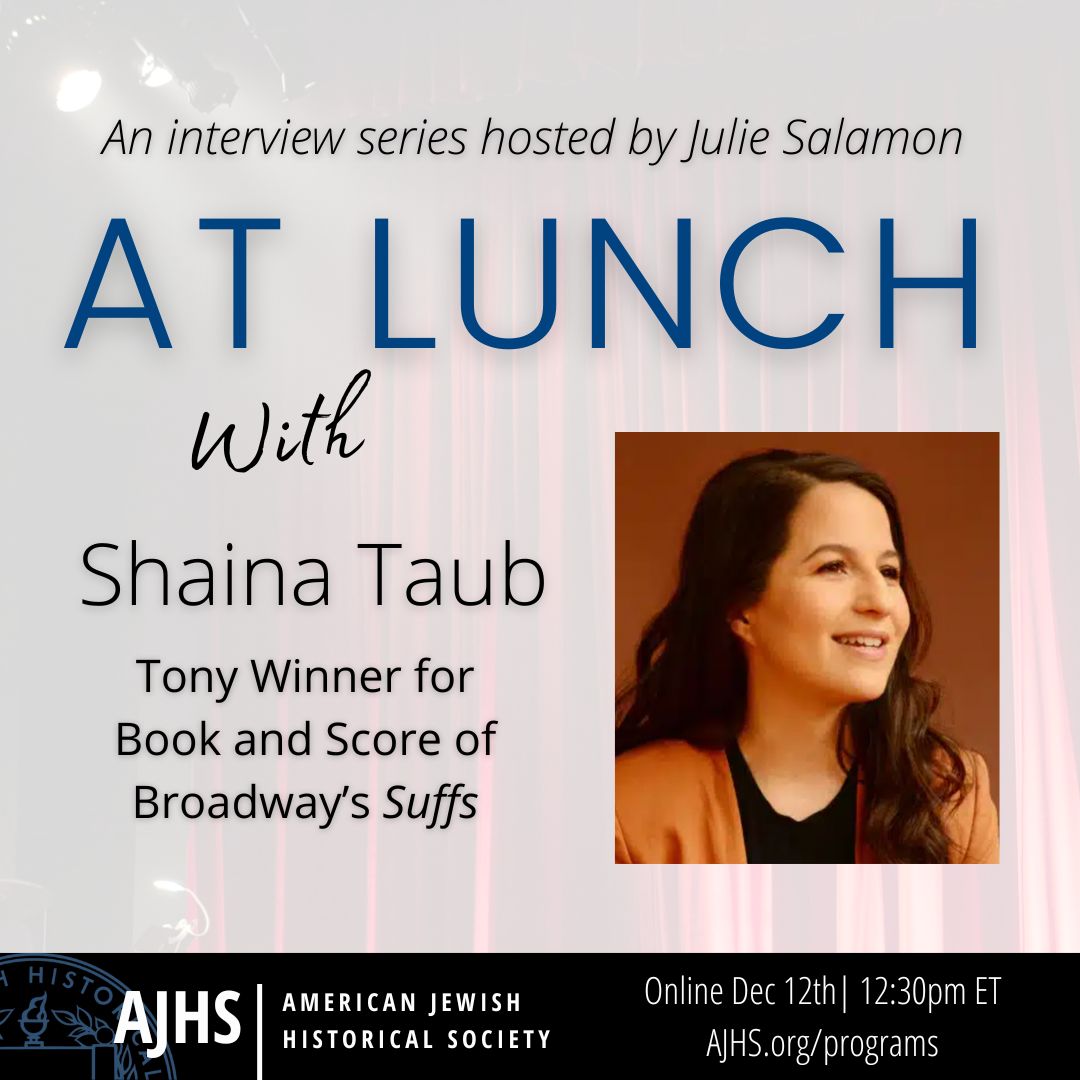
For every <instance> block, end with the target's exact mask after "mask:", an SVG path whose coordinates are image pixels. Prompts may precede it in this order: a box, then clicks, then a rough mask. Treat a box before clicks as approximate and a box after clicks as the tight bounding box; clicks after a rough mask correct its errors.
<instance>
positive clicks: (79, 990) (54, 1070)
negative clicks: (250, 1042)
mask: <svg viewBox="0 0 1080 1080" xmlns="http://www.w3.org/2000/svg"><path fill="white" fill-rule="evenodd" d="M127 989H128V988H127V987H126V986H124V984H123V983H122V982H120V981H119V980H118V979H115V978H113V976H112V975H110V974H108V972H105V971H102V970H101V968H97V967H94V966H93V964H87V963H85V962H84V961H82V960H74V959H72V958H71V957H69V956H56V955H52V954H44V953H43V954H27V953H19V954H14V955H10V956H0V1076H3V1077H5V1078H7V1077H11V1078H12V1080H14V1078H15V1077H22V1076H28V1077H29V1076H34V1077H43V1076H56V1077H68V1076H70V1077H88V1078H89V1077H96V1078H97V1080H107V1078H108V1077H112V1078H113V1080H143V1078H149V1077H158V1078H160V1077H162V1076H164V1077H167V1078H168V1080H175V1077H176V1068H175V1066H174V1064H173V1057H172V1051H171V1050H169V1049H166V1050H165V1053H164V1054H163V1055H162V1056H161V1057H158V1058H148V1057H147V1053H146V1051H147V1049H148V1048H147V1047H144V1045H143V1042H142V1040H141V1039H140V1037H139V1035H138V1033H137V1032H135V1033H132V1034H131V1035H129V1036H128V1038H127V1039H125V1040H124V1042H123V1043H114V1042H113V1034H114V1032H115V1031H116V1025H117V1023H118V1022H119V1018H120V1010H121V1008H122V1007H123V1004H124V994H125V993H126V992H127ZM147 1019H148V1021H149V1024H150V1028H151V1031H152V1032H153V1033H154V1037H155V1038H156V1037H157V1020H156V1019H155V1018H154V1016H153V1015H152V1014H151V1013H150V1012H149V1011H147Z"/></svg>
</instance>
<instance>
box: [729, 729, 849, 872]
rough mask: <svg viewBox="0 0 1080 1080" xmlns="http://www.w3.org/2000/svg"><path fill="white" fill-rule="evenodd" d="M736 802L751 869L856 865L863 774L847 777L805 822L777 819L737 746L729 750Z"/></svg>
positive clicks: (781, 815)
mask: <svg viewBox="0 0 1080 1080" xmlns="http://www.w3.org/2000/svg"><path fill="white" fill-rule="evenodd" d="M727 756H728V762H729V763H730V765H731V778H732V780H733V781H734V783H735V797H736V799H737V800H738V803H739V816H740V817H741V818H742V830H743V843H744V844H745V845H746V861H747V862H748V863H853V862H854V861H855V807H856V802H855V796H856V785H857V784H858V780H859V777H858V770H857V769H855V768H852V769H850V770H849V771H848V775H847V779H846V780H845V781H844V786H843V787H842V788H841V789H840V790H839V791H838V792H837V793H836V796H835V798H834V799H833V800H832V802H831V803H829V805H828V806H825V807H823V808H822V809H821V810H818V811H817V813H815V814H811V815H810V816H809V817H808V818H804V819H803V820H802V821H796V820H795V819H794V818H791V817H787V816H786V815H784V814H780V813H777V811H776V810H774V809H773V808H772V805H771V804H770V802H769V800H768V799H766V798H765V796H764V795H763V794H762V793H761V788H759V787H758V786H757V781H756V780H755V779H754V774H753V773H752V772H751V771H750V766H749V765H747V764H746V758H744V757H743V755H742V751H741V750H740V749H739V743H738V740H732V742H731V745H730V746H729V747H728V749H727Z"/></svg>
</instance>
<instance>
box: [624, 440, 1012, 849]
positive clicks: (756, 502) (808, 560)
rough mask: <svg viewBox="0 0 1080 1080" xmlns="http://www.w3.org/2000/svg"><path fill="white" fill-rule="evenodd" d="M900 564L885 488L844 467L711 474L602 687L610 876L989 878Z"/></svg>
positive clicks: (753, 460) (980, 788) (991, 839)
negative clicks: (803, 873) (624, 671)
mask: <svg viewBox="0 0 1080 1080" xmlns="http://www.w3.org/2000/svg"><path fill="white" fill-rule="evenodd" d="M636 437H638V438H643V437H646V436H636ZM892 437H893V438H896V436H892ZM761 438H763V439H765V438H770V437H768V436H763V437H761ZM911 438H918V436H911ZM699 482H700V481H699ZM995 492H996V488H995ZM994 541H995V543H996V534H995V537H994ZM918 555H919V553H918V552H917V551H916V552H912V551H909V550H908V545H907V542H906V539H905V534H904V529H903V525H902V523H901V511H900V507H899V506H898V503H897V499H896V497H895V496H894V494H893V492H892V490H891V489H890V486H889V484H887V483H886V481H885V480H884V479H883V478H882V476H880V475H878V474H877V473H876V472H874V471H872V470H871V469H869V468H866V467H864V466H863V465H861V464H859V463H858V462H856V461H854V460H850V459H849V458H847V457H845V456H842V455H838V454H834V453H825V452H804V451H796V450H789V449H769V450H764V451H759V452H755V453H751V454H745V455H743V456H740V457H736V458H735V459H734V460H730V461H729V462H728V463H727V464H725V465H724V466H723V467H722V468H719V469H718V470H717V471H716V472H715V473H714V475H712V476H711V478H710V479H709V480H708V481H707V482H706V483H705V485H704V488H703V489H701V491H700V493H699V495H698V497H697V501H696V504H695V505H694V507H693V511H692V513H691V515H690V519H689V524H688V525H687V526H686V528H685V533H684V535H683V539H682V545H681V552H680V554H679V559H678V570H677V579H676V584H675V587H674V591H673V592H672V593H671V594H670V596H669V598H668V600H667V602H666V603H665V604H664V605H663V606H662V607H661V608H660V610H659V611H656V613H655V614H654V615H653V616H652V618H651V619H649V620H648V622H647V623H646V624H645V626H644V630H643V631H640V632H639V634H636V635H635V637H636V640H637V645H636V649H635V650H634V656H633V665H632V670H631V671H630V673H629V676H628V677H627V678H624V680H623V682H622V683H621V685H620V686H619V687H618V688H617V693H616V710H615V711H616V746H615V749H616V759H615V858H616V862H619V863H996V862H997V861H998V814H997V808H996V806H995V803H994V800H993V797H992V793H991V784H990V777H989V775H988V770H987V763H986V760H985V759H984V757H983V755H982V754H980V753H977V752H975V751H974V750H971V749H968V748H966V747H965V746H962V745H960V744H959V743H958V742H957V741H955V740H954V739H953V738H951V737H950V736H949V735H947V734H945V732H944V731H942V730H941V729H940V728H939V727H938V726H937V719H938V718H937V715H936V714H937V713H938V707H939V702H940V698H941V689H940V687H939V684H938V683H937V682H935V681H932V680H930V679H927V678H923V677H920V675H919V674H918V672H919V668H920V664H921V663H922V661H923V659H924V656H925V654H926V651H927V648H928V645H929V641H930V611H929V607H928V603H927V599H926V597H925V596H924V593H923V590H922V589H921V587H920V583H919V579H918V577H917V576H916V568H915V562H916V561H917V558H918ZM994 588H995V589H996V576H995V581H994ZM653 610H654V611H655V608H654V609H653ZM638 626H639V628H640V626H641V624H640V623H639V624H638ZM993 631H994V633H995V634H996V628H993ZM994 644H995V649H996V637H995V638H994ZM994 655H995V656H996V651H995V654H994ZM993 673H994V678H995V679H996V665H995V666H993ZM943 681H945V682H947V680H943ZM995 691H996V686H995ZM996 719H997V718H996V716H995V717H994V718H993V723H994V724H996ZM995 731H996V728H995ZM995 741H996V740H995ZM995 757H996V755H995Z"/></svg>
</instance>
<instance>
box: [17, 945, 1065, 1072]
mask: <svg viewBox="0 0 1080 1080" xmlns="http://www.w3.org/2000/svg"><path fill="white" fill-rule="evenodd" d="M1077 968H1078V965H1077V959H1076V957H1075V956H1073V955H1071V954H1044V953H1040V954H1032V953H1026V954H1024V953H998V954H988V953H980V954H969V953H961V954H957V953H945V954H926V953H903V954H895V953H889V954H880V953H859V954H835V953H829V954H825V953H795V954H782V955H780V954H774V953H739V954H725V953H709V954H702V953H663V954H659V953H494V954H474V953H466V954H462V953H434V954H420V953H238V954H204V955H198V954H169V953H164V954H163V953H109V954H106V953H85V954H78V955H60V954H29V953H11V954H7V955H4V956H0V1076H2V1077H3V1078H4V1080H15V1078H17V1077H23V1076H27V1077H31V1076H32V1077H34V1078H35V1080H40V1078H42V1077H46V1078H49V1077H53V1076H56V1077H94V1078H98V1080H108V1078H115V1080H140V1078H143V1077H148V1078H149V1077H156V1078H161V1077H167V1078H173V1077H177V1078H183V1077H188V1076H198V1075H199V1074H200V1072H202V1073H203V1075H207V1073H206V1072H205V1070H210V1072H209V1074H208V1075H211V1076H216V1075H226V1074H228V1075H229V1076H230V1077H231V1078H233V1080H241V1078H244V1077H253V1078H254V1077H265V1078H267V1080H269V1078H272V1077H286V1076H287V1077H296V1076H298V1075H301V1076H306V1077H321V1076H338V1075H344V1074H346V1073H347V1072H352V1071H354V1070H358V1069H361V1068H363V1067H364V1066H367V1065H377V1066H386V1065H391V1066H402V1067H405V1068H407V1069H415V1068H418V1067H424V1066H425V1065H433V1064H437V1065H438V1066H439V1067H445V1066H447V1065H449V1064H451V1063H453V1064H456V1065H460V1066H461V1067H462V1068H463V1069H466V1070H468V1071H469V1072H470V1073H472V1074H474V1075H488V1074H494V1072H495V1071H496V1070H499V1071H505V1070H506V1069H515V1068H519V1067H531V1066H534V1065H540V1066H544V1065H560V1066H563V1065H571V1064H590V1063H602V1064H603V1065H604V1067H611V1066H614V1067H619V1066H624V1065H625V1066H627V1067H630V1068H634V1069H646V1068H654V1067H663V1068H665V1069H678V1070H679V1071H681V1072H685V1071H691V1072H692V1071H696V1070H702V1069H707V1068H714V1067H717V1066H719V1067H730V1069H731V1071H732V1072H737V1073H738V1074H739V1075H740V1076H755V1075H762V1076H765V1075H781V1074H791V1075H795V1074H798V1073H801V1072H805V1071H806V1070H807V1069H810V1070H811V1071H825V1072H829V1073H833V1074H837V1075H841V1074H844V1073H846V1072H853V1071H859V1072H866V1070H867V1069H871V1070H872V1071H874V1072H879V1073H880V1072H892V1071H893V1070H894V1069H896V1070H897V1071H899V1070H900V1069H903V1070H904V1071H905V1072H910V1071H911V1070H912V1069H918V1070H919V1073H920V1075H926V1074H936V1075H946V1074H948V1075H950V1076H955V1075H957V1071H958V1070H964V1071H966V1070H968V1069H970V1068H973V1067H978V1066H1000V1065H1001V1064H1002V1063H1003V1062H1007V1061H1010V1060H1013V1059H1017V1060H1020V1059H1022V1060H1023V1061H1024V1062H1025V1063H1026V1064H1027V1065H1028V1066H1031V1065H1039V1064H1049V1063H1050V1062H1051V1061H1053V1062H1060V1061H1061V1060H1062V1058H1063V1054H1062V1048H1063V1047H1064V1046H1067V1045H1071V1042H1072V1036H1073V1032H1074V1030H1075V1027H1076V1024H1077V1021H1076V1009H1075V1000H1074V998H1075V993H1076V991H1075V989H1074V986H1075V981H1074V976H1075V975H1076V973H1077ZM1068 1056H1069V1055H1067V1054H1066V1055H1064V1057H1066V1058H1067V1057H1068Z"/></svg>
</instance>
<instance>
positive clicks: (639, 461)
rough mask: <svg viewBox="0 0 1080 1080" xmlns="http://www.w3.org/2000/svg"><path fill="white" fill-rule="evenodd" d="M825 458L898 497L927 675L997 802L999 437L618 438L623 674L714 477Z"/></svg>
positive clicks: (945, 722) (665, 593)
mask: <svg viewBox="0 0 1080 1080" xmlns="http://www.w3.org/2000/svg"><path fill="white" fill-rule="evenodd" d="M770 448H781V449H789V450H798V451H814V450H821V451H824V452H826V453H832V454H841V455H843V456H845V457H849V458H853V459H854V460H856V461H858V462H859V463H860V464H863V465H865V466H866V467H867V468H870V469H873V470H874V471H875V472H879V473H881V475H882V476H883V477H884V478H885V480H886V481H887V482H888V484H889V485H890V487H891V488H892V489H893V491H894V492H895V493H896V498H897V501H898V503H899V506H900V514H901V519H902V521H903V523H904V531H905V534H906V536H907V543H908V549H909V554H910V557H911V560H912V562H913V563H914V565H915V567H916V570H917V571H918V574H919V578H920V580H921V582H922V584H923V588H924V591H925V593H926V596H927V600H928V603H929V606H930V615H931V620H932V626H933V637H932V640H931V645H930V651H929V652H928V654H927V657H926V661H925V662H924V663H923V665H922V666H921V667H920V668H919V671H918V674H920V675H922V676H923V677H925V678H929V679H933V680H935V681H936V682H939V683H940V684H941V686H942V688H943V691H944V693H943V697H942V703H941V708H940V710H939V711H938V713H937V714H936V716H935V723H936V725H937V726H938V727H940V728H942V729H944V730H945V731H946V732H947V733H948V734H950V735H952V736H953V737H954V738H955V739H957V740H958V741H959V742H960V743H961V744H962V745H963V746H966V747H969V748H971V749H973V750H977V751H978V752H979V753H981V754H982V755H983V756H984V757H985V758H986V764H987V767H988V768H989V771H990V778H991V783H992V792H993V798H994V802H995V803H996V804H997V805H998V806H1000V799H999V791H998V783H999V773H1000V750H999V739H998V717H999V655H998V650H999V633H1000V631H999V626H1000V623H999V617H998V612H999V579H1000V565H999V511H998V498H999V464H998V461H999V459H998V433H997V432H932V433H922V432H899V433H896V432H881V433H876V432H850V433H829V434H822V435H814V434H807V433H805V432H799V433H794V434H784V433H769V432H764V433H763V432H750V433H744V432H702V433H682V432H672V433H668V432H619V433H617V434H616V436H615V678H616V686H619V685H621V684H622V682H623V680H624V679H626V678H628V677H630V675H631V674H632V671H633V662H634V649H635V648H636V646H637V643H638V639H639V637H640V635H641V631H642V629H643V628H644V626H645V623H646V622H647V621H648V619H649V618H651V616H653V615H654V614H655V613H656V612H657V611H658V610H659V609H660V608H661V607H662V606H663V604H664V603H665V602H666V601H667V599H668V597H669V596H670V595H671V592H672V590H673V589H674V586H675V581H676V569H677V563H678V556H679V549H680V546H681V543H682V537H683V533H684V531H685V529H686V526H687V523H688V522H689V520H690V512H691V510H692V509H693V506H694V502H695V501H696V499H697V497H698V494H699V493H700V491H701V489H702V487H703V486H704V484H705V481H706V480H708V478H709V477H710V476H711V475H712V474H713V473H714V472H716V470H717V469H719V468H720V467H721V466H722V465H724V464H725V463H727V462H728V461H731V460H732V459H733V458H736V457H740V456H742V455H743V454H748V453H753V452H755V451H758V450H766V449H770Z"/></svg>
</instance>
